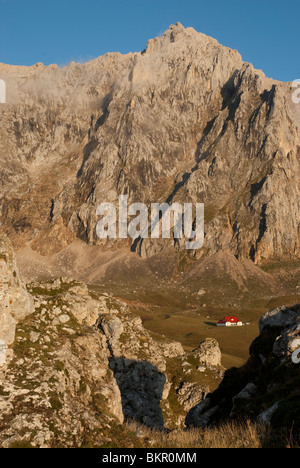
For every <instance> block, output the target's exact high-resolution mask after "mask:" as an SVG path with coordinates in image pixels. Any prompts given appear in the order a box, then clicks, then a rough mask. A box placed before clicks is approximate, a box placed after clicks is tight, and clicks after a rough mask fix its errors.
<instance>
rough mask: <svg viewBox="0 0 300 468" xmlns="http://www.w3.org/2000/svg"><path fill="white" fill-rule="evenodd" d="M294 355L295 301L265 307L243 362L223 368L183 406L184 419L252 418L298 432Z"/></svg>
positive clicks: (298, 331)
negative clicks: (213, 384) (217, 379)
mask: <svg viewBox="0 0 300 468" xmlns="http://www.w3.org/2000/svg"><path fill="white" fill-rule="evenodd" d="M299 355H300V305H299V304H297V305H295V306H293V307H286V306H284V307H281V308H280V307H278V308H277V309H274V310H272V311H270V312H268V313H266V314H265V315H263V316H262V317H261V319H260V336H259V337H258V338H257V339H256V340H255V341H254V342H253V343H252V345H251V347H250V359H249V361H248V362H247V364H246V365H245V366H244V367H242V368H241V369H236V368H233V369H230V370H228V371H226V373H225V377H224V380H223V381H222V383H221V385H220V386H219V388H218V389H217V390H216V391H215V392H213V393H212V394H210V395H208V397H207V398H206V399H205V400H204V401H203V402H201V403H200V404H199V405H196V406H195V407H194V408H193V409H192V410H191V411H190V412H189V414H188V415H187V418H186V423H187V425H189V426H196V427H199V426H200V427H205V426H207V425H214V424H217V423H219V422H221V421H224V420H226V419H228V418H230V419H241V418H247V419H249V418H253V419H254V420H257V421H260V422H263V423H268V424H269V423H270V424H271V425H272V426H273V427H275V428H278V429H280V430H281V429H284V428H287V429H288V430H292V432H293V434H294V435H297V436H299V435H300V404H299V401H300V400H299V385H300V367H299Z"/></svg>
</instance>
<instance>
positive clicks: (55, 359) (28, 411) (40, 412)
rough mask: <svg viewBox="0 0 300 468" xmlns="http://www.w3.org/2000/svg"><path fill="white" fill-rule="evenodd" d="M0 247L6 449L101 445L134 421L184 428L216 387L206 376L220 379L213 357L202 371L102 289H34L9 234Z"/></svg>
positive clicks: (62, 281)
mask: <svg viewBox="0 0 300 468" xmlns="http://www.w3.org/2000/svg"><path fill="white" fill-rule="evenodd" d="M4 246H5V247H4ZM1 249H2V250H1V252H2V254H1V255H2V257H1V262H2V263H1V266H3V269H2V271H3V272H5V275H4V274H3V282H2V284H3V287H5V289H4V288H3V291H5V294H4V295H3V298H4V299H5V298H6V297H7V295H8V299H7V301H6V302H3V303H4V304H6V305H7V306H8V307H7V308H5V309H4V310H3V312H2V314H3V315H1V316H0V317H1V318H3V317H6V318H5V320H6V321H5V320H4V319H3V321H2V322H1V323H2V327H1V333H2V335H1V336H4V338H5V339H6V341H4V340H3V339H1V341H0V446H2V447H12V446H14V445H17V446H18V444H25V445H26V444H27V445H30V446H35V447H54V446H63V447H70V446H72V447H74V446H76V447H77V446H82V445H84V444H85V443H87V442H86V441H88V443H90V444H92V445H94V444H96V445H97V446H101V445H102V444H105V443H106V442H107V441H109V440H111V439H110V436H112V437H115V434H116V431H117V430H121V429H120V428H121V427H122V426H121V425H122V423H123V422H124V420H127V419H133V420H135V421H137V422H139V423H141V424H143V425H145V426H149V427H155V428H158V429H165V428H171V429H172V428H176V427H182V426H183V424H184V416H185V413H186V411H188V410H189V409H190V408H191V407H192V406H194V405H195V404H197V403H199V402H200V401H202V400H203V398H204V397H205V395H206V394H207V393H208V392H209V388H208V386H207V384H206V383H204V382H205V381H206V380H207V379H208V377H209V378H210V379H212V378H214V379H216V381H218V380H219V379H220V371H221V368H220V367H214V368H213V367H211V366H209V365H208V364H209V362H208V360H207V361H206V364H207V366H206V367H205V368H204V370H203V369H202V372H199V370H198V365H199V361H198V358H197V357H196V356H194V354H189V353H186V352H185V351H184V349H183V347H182V346H181V344H180V343H176V342H172V341H170V340H167V339H166V338H164V337H160V336H159V335H155V334H152V333H150V332H149V331H147V330H146V329H145V328H144V327H143V324H142V321H141V319H140V318H139V317H138V316H135V315H133V314H132V312H131V311H130V309H129V307H128V306H127V304H126V303H125V302H122V301H121V300H117V299H115V298H113V297H112V296H111V295H108V294H106V293H99V292H97V288H95V287H94V288H92V289H89V288H88V287H87V286H86V285H85V284H84V283H80V282H78V281H75V280H73V279H71V278H67V277H64V278H58V279H56V280H53V281H45V282H41V283H31V284H30V285H28V291H29V292H27V289H26V288H25V286H23V285H22V283H21V282H20V280H19V277H18V273H17V269H16V264H15V261H14V254H13V251H12V249H11V246H10V243H9V241H8V240H7V239H5V241H3V243H2V244H1ZM10 314H11V315H10ZM7 317H11V319H10V320H11V321H9V320H8V319H7ZM3 324H6V325H7V327H6V328H4V327H3ZM214 347H215V348H217V344H216V343H214ZM202 348H203V344H202V345H201V349H202ZM202 351H203V349H202ZM7 353H8V354H9V357H10V358H9V359H6V354H7ZM206 357H207V356H206ZM201 363H202V365H204V364H205V363H204V361H203V360H202V361H201ZM214 364H217V362H215V361H214ZM116 428H119V429H116Z"/></svg>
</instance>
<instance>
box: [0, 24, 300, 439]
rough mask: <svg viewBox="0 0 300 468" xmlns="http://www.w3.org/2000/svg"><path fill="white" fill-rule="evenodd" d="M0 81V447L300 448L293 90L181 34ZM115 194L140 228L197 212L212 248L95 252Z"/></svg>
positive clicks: (119, 244) (298, 140) (128, 242)
mask: <svg viewBox="0 0 300 468" xmlns="http://www.w3.org/2000/svg"><path fill="white" fill-rule="evenodd" d="M0 79H1V80H2V82H5V85H6V100H5V102H3V103H1V104H0V163H1V164H0V180H1V184H0V446H1V447H125V446H128V447H154V446H158V447H161V446H163V447H166V446H170V444H174V445H173V446H176V447H185V446H186V445H185V444H187V445H188V446H190V445H191V446H193V447H194V446H199V445H201V446H207V445H210V446H211V445H213V444H215V443H216V441H217V438H218V437H219V438H220V437H224V440H225V439H226V441H228V440H229V439H228V438H230V437H232V439H231V441H230V442H226V446H229V445H233V446H248V445H249V444H250V442H249V440H250V439H251V438H252V437H254V433H255V434H256V433H257V434H258V435H257V438H256V439H255V441H254V442H253V445H255V446H264V445H266V446H270V445H272V444H274V445H276V443H277V442H276V441H279V442H278V444H277V445H280V446H282V445H283V446H286V445H288V444H291V440H292V439H293V438H294V437H295V441H298V439H299V434H300V425H299V420H300V414H299V355H298V350H299V349H300V345H299V343H300V335H299V334H300V331H299V311H300V306H299V304H297V303H300V291H299V288H300V266H299V257H300V236H299V232H300V228H299V227H300V224H299V216H298V214H299V212H300V196H299V195H300V189H299V183H298V182H299V179H300V167H299V157H300V105H297V104H295V103H294V102H293V99H292V95H293V93H294V92H295V88H294V87H293V84H292V83H282V82H278V81H275V80H273V79H271V78H267V77H266V76H265V75H264V73H263V72H262V71H260V70H255V69H254V67H253V66H252V65H251V64H249V63H246V62H244V61H243V60H242V57H241V56H240V54H239V53H238V52H237V51H236V50H231V49H229V48H227V47H224V46H222V45H220V44H219V43H218V42H217V41H216V40H215V39H212V38H210V37H208V36H206V35H204V34H201V33H198V32H196V31H195V30H194V29H193V28H184V27H183V26H182V25H181V24H180V23H177V24H176V25H171V26H170V27H169V29H168V30H167V31H166V32H165V33H164V34H163V35H161V37H157V38H155V39H151V40H149V42H148V44H147V46H146V48H145V49H144V50H143V51H142V52H137V53H129V54H127V55H122V54H120V53H108V54H106V55H104V56H102V57H99V58H97V59H94V60H92V61H90V62H88V63H85V64H82V63H74V62H72V63H70V64H69V65H68V66H65V67H63V68H60V67H58V66H57V65H50V66H44V65H43V64H42V63H37V64H36V65H34V66H32V67H25V66H11V65H5V64H0ZM2 100H3V99H2ZM3 101H4V100H3ZM120 196H123V197H124V196H126V197H127V198H126V200H127V203H128V206H129V205H130V206H131V205H132V204H135V203H139V204H144V205H145V207H146V208H147V209H149V210H148V214H147V217H148V218H150V215H149V213H150V212H151V211H150V208H151V207H152V204H155V203H159V204H163V203H165V204H168V205H171V204H174V205H175V204H176V203H177V204H178V205H181V206H183V205H184V204H191V205H193V206H195V205H196V204H197V203H198V204H204V244H203V247H202V248H197V249H194V250H193V249H191V250H187V249H186V240H187V239H184V238H177V237H176V235H175V232H176V229H178V226H177V225H176V223H175V218H174V219H172V220H171V224H170V228H171V236H170V238H167V237H164V236H160V237H159V236H158V237H159V238H151V237H150V236H148V237H147V236H142V235H139V236H136V237H135V238H134V237H126V236H125V235H124V236H116V238H107V239H100V238H99V236H98V235H97V230H96V226H97V223H98V222H99V211H98V212H97V208H98V207H99V205H100V204H102V203H110V204H112V205H114V206H115V207H116V215H117V216H118V219H120V216H121V215H122V213H121V212H120V210H119V208H118V207H119V199H120ZM103 214H104V213H103ZM192 214H193V213H192ZM122 216H123V215H122ZM128 218H129V216H128ZM127 221H128V220H127ZM190 221H191V225H193V227H194V228H195V222H196V220H195V217H194V214H193V216H191V219H190ZM186 224H187V223H186V222H185V223H184V227H186ZM140 228H141V229H142V227H141V226H140ZM189 239H191V238H190V237H189ZM189 239H188V240H189ZM283 304H286V305H285V306H283ZM295 304H296V305H295ZM268 311H269V312H268ZM228 316H230V317H233V316H238V318H239V320H241V321H242V322H243V323H244V324H245V326H244V327H229V328H230V329H225V327H224V328H222V327H216V323H217V322H218V321H219V320H220V319H222V317H228ZM220 328H222V329H220ZM258 334H259V336H258V337H257V335H258ZM251 342H252V345H250V344H251ZM249 346H250V357H249V352H248V351H249ZM241 421H242V422H241ZM244 421H246V422H244ZM226 424H227V426H226ZM234 424H236V426H234ZM239 424H244V425H243V426H239ZM251 424H254V426H252V425H251ZM233 428H236V429H233ZM273 430H274V431H275V432H274V437H273ZM270 431H271V434H272V437H273V442H272V443H269V442H270V439H268V437H267V434H268V433H269V432H270ZM284 431H286V433H288V434H289V437H288V438H286V436H285V433H283V432H284ZM222 434H223V435H222ZM241 434H245V437H244V438H243V437H242V436H241ZM192 437H194V438H196V439H193V441H192V442H191V438H192ZM210 437H211V439H209V438H210ZM187 438H190V439H187ZM249 438H250V439H249ZM233 439H234V442H233ZM237 439H238V441H237ZM188 440H189V441H190V442H188ZM195 440H196V441H195ZM212 440H213V441H214V442H211V441H212ZM218 440H220V439H218ZM224 440H223V441H220V446H222V444H223V445H224ZM251 440H252V439H251ZM293 440H294V439H293ZM274 441H275V442H274ZM297 443H298V442H297Z"/></svg>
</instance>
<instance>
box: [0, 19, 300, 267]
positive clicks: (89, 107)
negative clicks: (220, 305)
mask: <svg viewBox="0 0 300 468" xmlns="http://www.w3.org/2000/svg"><path fill="white" fill-rule="evenodd" d="M0 76H1V78H2V79H4V80H5V82H6V85H7V104H6V105H1V107H0V116H1V128H0V132H1V133H0V141H1V143H0V158H1V173H0V177H1V181H2V184H1V189H0V190H1V192H0V194H1V197H0V199H1V202H0V203H1V205H0V212H1V228H2V229H3V230H4V231H5V232H6V233H8V234H9V236H10V238H11V240H12V241H13V243H14V245H15V246H17V247H18V248H19V247H24V246H25V245H27V246H28V245H30V246H31V248H32V249H33V250H34V251H37V252H40V253H42V254H43V255H48V254H49V253H53V252H58V251H60V250H61V249H63V248H65V247H66V246H68V245H70V244H71V243H72V242H73V241H74V240H75V239H81V240H83V241H84V242H85V243H87V244H90V245H94V244H97V245H102V244H105V245H103V248H109V247H112V246H113V248H114V249H118V248H121V247H122V246H124V244H125V247H126V246H127V248H128V249H130V248H131V249H132V250H134V251H136V252H137V253H139V254H140V255H141V256H142V257H147V258H148V257H151V256H153V255H155V254H157V253H158V252H159V251H161V250H162V249H163V248H165V247H166V245H169V244H171V246H173V245H174V240H168V241H165V240H164V241H163V242H160V243H159V242H154V241H151V240H147V239H144V240H143V241H142V240H140V241H139V242H135V243H134V242H131V241H130V240H127V241H124V240H119V241H118V240H115V241H108V242H105V241H101V240H99V239H98V238H97V235H96V230H95V227H96V223H97V219H98V218H97V216H96V207H97V205H98V204H99V203H101V202H115V201H116V200H117V196H118V195H120V194H128V197H129V199H128V202H129V203H133V202H142V203H145V204H147V205H149V204H150V203H153V202H161V203H162V202H168V203H171V202H176V201H177V202H181V203H188V202H192V203H196V202H198V203H200V202H202V203H204V204H205V213H206V215H205V225H206V226H205V230H206V232H205V248H204V249H201V250H200V251H199V252H195V255H197V256H198V257H199V256H200V257H201V256H203V255H206V254H210V255H211V254H215V253H217V252H220V251H224V250H228V251H229V252H231V253H232V254H233V255H235V256H236V257H237V258H239V259H251V260H253V261H255V262H256V263H259V262H261V260H262V259H270V258H277V257H289V258H290V257H291V256H297V257H299V252H300V244H299V235H298V232H299V223H298V216H297V214H298V212H299V198H300V197H299V187H298V185H299V184H298V179H299V167H298V159H299V135H300V133H299V130H300V107H299V106H297V105H296V104H294V103H293V100H292V94H293V92H294V91H295V90H294V88H292V86H291V83H281V82H277V81H274V80H272V79H268V78H266V77H265V76H264V74H263V72H261V71H259V70H255V69H254V68H253V66H252V65H251V64H249V63H245V62H243V61H242V58H241V56H240V54H239V53H238V52H237V51H234V50H231V49H228V48H226V47H223V46H222V45H220V44H219V43H218V42H217V41H216V40H214V39H212V38H210V37H207V36H205V35H204V34H200V33H198V32H196V31H195V30H194V29H192V28H187V29H185V28H184V27H183V26H182V25H181V24H179V23H178V24H176V25H175V26H170V28H169V29H168V30H167V31H166V32H165V33H164V34H163V35H162V37H159V38H155V39H153V40H150V41H149V42H148V45H147V47H146V49H145V50H144V51H142V52H141V53H130V54H128V55H124V56H123V55H121V54H119V53H113V54H106V55H105V56H102V57H99V58H98V59H95V60H92V61H91V62H89V63H86V64H76V63H71V64H70V65H68V66H66V67H64V68H63V69H60V68H59V67H58V66H56V65H51V66H44V65H43V64H41V63H39V64H36V65H35V66H32V67H14V66H8V65H4V64H2V65H0ZM62 174H63V177H61V175H62ZM128 244H129V245H128ZM176 248H179V249H184V243H183V242H176Z"/></svg>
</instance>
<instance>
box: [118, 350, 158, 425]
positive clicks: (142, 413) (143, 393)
mask: <svg viewBox="0 0 300 468" xmlns="http://www.w3.org/2000/svg"><path fill="white" fill-rule="evenodd" d="M110 368H111V370H112V371H113V373H114V377H115V379H116V381H117V384H118V387H119V389H120V392H121V397H122V407H123V413H124V416H125V418H128V419H134V420H135V421H138V422H140V423H141V424H144V425H145V426H148V427H154V428H157V429H163V428H164V418H163V414H162V410H161V408H160V402H161V400H162V395H163V390H164V386H165V383H166V376H165V375H164V374H163V373H162V372H159V371H158V369H157V368H156V367H155V366H153V365H152V364H151V363H150V362H146V361H145V362H142V361H140V362H139V361H133V360H130V359H122V358H117V359H111V360H110Z"/></svg>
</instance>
